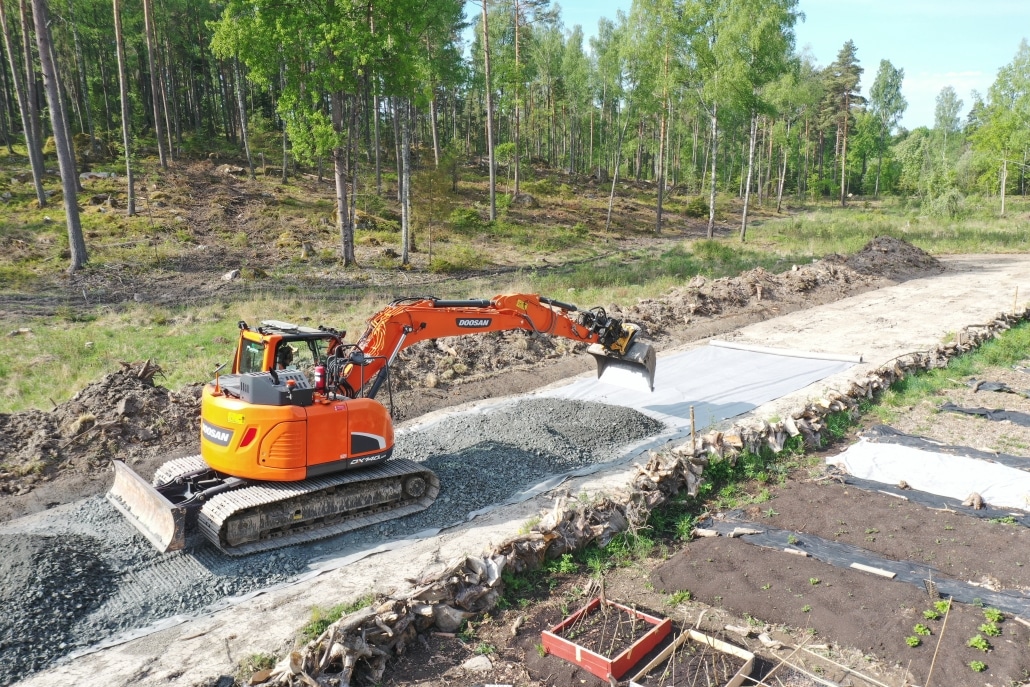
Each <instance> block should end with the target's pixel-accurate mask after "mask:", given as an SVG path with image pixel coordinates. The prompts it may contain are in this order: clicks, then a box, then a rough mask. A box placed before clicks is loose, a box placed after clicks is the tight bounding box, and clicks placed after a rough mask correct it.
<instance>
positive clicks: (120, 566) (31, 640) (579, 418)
mask: <svg viewBox="0 0 1030 687" xmlns="http://www.w3.org/2000/svg"><path fill="white" fill-rule="evenodd" d="M661 430H662V424H661V423H660V422H658V421H656V420H653V419H651V418H649V417H647V416H645V415H643V414H641V413H638V412H637V411H634V410H632V409H628V408H621V407H617V406H609V405H605V404H598V403H588V402H583V401H564V400H561V399H550V398H547V399H525V400H520V401H516V402H513V403H508V404H500V405H497V406H492V407H489V408H486V409H483V410H481V411H479V412H470V413H462V414H458V415H454V416H451V417H448V418H444V419H442V420H440V421H438V422H436V423H434V424H431V425H427V426H424V427H421V428H419V429H416V430H412V431H407V432H402V433H400V434H399V436H398V438H397V442H396V449H395V452H394V456H395V457H398V458H407V459H410V460H415V461H419V462H422V463H423V464H424V465H426V466H427V467H429V468H430V469H432V470H433V471H434V472H436V474H437V475H438V477H439V478H440V481H441V491H440V496H439V497H438V499H437V501H436V502H435V503H434V504H433V505H432V506H431V507H430V508H429V509H427V510H425V511H423V512H421V513H416V514H413V515H409V516H407V517H404V518H400V519H397V520H391V521H388V522H385V523H382V524H380V525H377V526H371V527H366V528H363V529H360V530H356V531H354V532H350V533H347V534H344V535H340V536H338V537H334V538H332V539H328V540H323V541H319V542H312V543H310V544H304V545H300V546H295V547H290V548H285V549H278V550H274V551H268V552H264V553H259V554H255V555H251V556H244V557H241V558H233V557H230V556H226V555H224V554H222V553H221V552H219V551H218V550H217V549H215V548H214V547H213V546H212V545H210V544H209V543H208V542H207V541H206V540H204V539H203V538H202V537H201V536H200V535H197V534H194V535H191V536H190V537H188V539H187V546H186V549H184V550H183V551H178V552H174V553H170V554H159V553H157V552H156V551H155V550H154V549H153V547H152V546H151V545H150V543H149V542H147V540H146V539H144V538H143V537H142V536H141V535H140V534H139V533H138V532H137V531H136V530H135V529H134V528H133V527H132V526H131V525H130V524H129V523H128V522H127V521H125V520H124V518H123V517H122V516H121V514H120V513H119V512H118V511H116V510H115V509H114V507H113V506H111V505H110V504H109V503H108V502H107V501H106V500H105V499H104V498H103V497H101V496H94V497H91V498H88V499H84V500H81V501H77V502H75V503H72V504H67V505H65V506H58V507H56V508H53V509H51V510H47V511H42V512H40V513H36V514H34V515H31V516H28V517H26V518H21V519H19V520H15V521H11V522H10V523H7V524H6V525H4V526H2V527H0V546H4V547H5V548H6V549H8V550H14V551H18V552H22V553H20V554H19V555H18V556H17V557H15V558H16V561H17V562H11V561H10V560H8V561H0V579H3V580H4V583H5V584H4V586H3V590H2V591H0V602H4V607H6V600H7V598H8V597H9V598H11V599H18V600H20V601H18V604H20V605H17V604H16V608H17V609H21V610H16V612H13V613H7V614H6V617H4V618H3V620H2V621H0V623H2V625H0V685H7V684H10V683H11V682H13V681H14V680H16V679H19V678H21V677H24V676H25V675H27V674H29V673H31V672H34V671H36V670H40V669H42V668H44V667H45V666H47V665H48V664H50V663H52V662H53V661H54V660H56V659H58V658H60V657H61V656H64V655H66V654H67V653H69V652H71V651H73V650H74V649H77V648H81V647H85V646H89V645H91V644H94V643H96V642H99V641H102V640H103V639H105V638H109V637H112V636H114V635H116V634H119V633H121V632H124V631H126V630H131V629H135V628H140V627H145V626H147V625H149V624H152V623H154V622H156V621H159V620H162V619H166V618H170V617H172V616H175V615H178V614H187V615H189V614H196V613H198V612H200V611H202V610H203V609H205V608H208V607H210V606H211V605H212V604H215V603H217V602H219V601H222V600H223V599H226V598H227V597H232V596H238V595H241V594H245V593H247V592H250V591H254V590H257V589H264V588H267V587H270V586H273V585H276V584H279V583H283V582H287V581H289V580H290V579H292V578H294V577H296V576H297V575H298V574H300V573H302V572H304V571H305V570H307V568H308V563H309V562H310V561H312V560H314V559H323V558H326V557H332V556H333V555H341V554H343V553H351V552H355V551H361V550H364V549H369V548H374V547H375V546H378V545H380V544H382V543H384V542H385V541H388V540H391V539H397V538H403V537H408V536H411V535H413V534H415V533H417V532H420V531H422V530H425V529H429V528H443V527H448V526H451V525H455V524H458V523H461V522H463V521H465V520H466V519H467V517H468V514H469V513H470V512H472V511H475V510H478V509H481V508H484V507H486V506H489V505H492V504H496V503H500V502H503V501H505V500H506V499H508V498H510V497H511V496H513V495H514V494H516V493H518V492H520V491H523V490H525V489H527V488H529V487H531V486H533V485H535V484H537V483H539V482H540V481H542V480H543V479H545V478H547V477H550V476H552V475H556V474H561V473H565V472H569V471H571V470H575V469H577V468H580V467H583V466H586V465H591V464H598V463H607V462H610V461H612V460H614V459H616V458H618V457H619V456H620V455H621V454H622V447H624V446H625V445H626V444H627V443H629V442H633V441H636V440H639V439H643V438H646V437H648V436H653V435H654V434H657V433H658V432H660V431H661ZM5 566H6V567H5ZM33 595H42V596H40V597H39V598H43V599H46V600H52V601H48V603H50V605H49V606H39V607H38V608H37V607H36V606H34V605H33V598H34V596H33ZM77 599H87V600H88V603H87V602H86V601H79V600H77ZM80 604H81V607H79V605H80ZM9 638H10V639H9Z"/></svg>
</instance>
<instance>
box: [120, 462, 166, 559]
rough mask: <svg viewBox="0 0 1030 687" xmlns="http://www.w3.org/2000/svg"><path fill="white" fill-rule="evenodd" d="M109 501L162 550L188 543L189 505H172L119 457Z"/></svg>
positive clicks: (162, 551)
mask: <svg viewBox="0 0 1030 687" xmlns="http://www.w3.org/2000/svg"><path fill="white" fill-rule="evenodd" d="M107 500H108V501H110V502H111V503H112V504H114V507H115V508H117V509H118V510H120V511H121V512H122V515H124V516H125V518H126V519H127V520H128V521H129V522H131V523H132V524H133V525H134V526H135V527H136V529H138V530H139V531H140V533H141V534H142V535H143V536H144V537H146V538H147V539H148V540H150V543H151V544H153V545H154V546H155V547H157V550H158V551H160V552H161V553H164V552H166V551H178V550H179V549H182V548H183V547H185V546H186V508H184V507H182V506H175V505H173V504H172V503H171V502H170V501H169V500H168V499H166V498H165V497H164V496H162V495H161V494H160V493H159V492H158V491H157V489H155V488H154V487H153V486H151V484H150V483H149V482H147V481H146V480H145V479H143V478H142V477H140V476H139V475H137V474H136V473H135V472H133V471H132V469H130V468H129V466H127V465H126V464H125V463H123V462H121V461H120V460H116V461H114V486H112V487H111V491H109V492H107Z"/></svg>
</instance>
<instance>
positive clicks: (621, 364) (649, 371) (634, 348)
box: [587, 341, 657, 392]
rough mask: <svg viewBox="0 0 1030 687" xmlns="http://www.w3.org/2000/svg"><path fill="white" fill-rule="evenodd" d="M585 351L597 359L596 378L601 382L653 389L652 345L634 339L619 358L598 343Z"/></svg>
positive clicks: (653, 362) (631, 387) (648, 390)
mask: <svg viewBox="0 0 1030 687" xmlns="http://www.w3.org/2000/svg"><path fill="white" fill-rule="evenodd" d="M587 353H589V354H590V355H592V356H594V360H596V361H597V378H598V379H599V380H601V381H602V382H605V383H606V384H614V385H615V386H621V387H624V388H626V389H635V390H637V391H647V392H651V391H654V369H655V364H656V362H657V361H656V358H655V352H654V347H653V346H651V345H650V344H646V343H644V342H643V341H634V342H633V344H632V345H631V346H630V347H629V350H628V351H626V353H625V355H623V356H622V357H619V358H617V357H615V356H613V355H611V354H609V353H608V352H606V351H605V350H604V347H602V346H601V345H600V344H591V345H590V347H589V348H587Z"/></svg>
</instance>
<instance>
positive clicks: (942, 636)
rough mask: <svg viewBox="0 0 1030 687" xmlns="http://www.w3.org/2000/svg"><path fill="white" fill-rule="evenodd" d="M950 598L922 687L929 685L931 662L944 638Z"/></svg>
mask: <svg viewBox="0 0 1030 687" xmlns="http://www.w3.org/2000/svg"><path fill="white" fill-rule="evenodd" d="M951 602H952V599H948V610H946V611H945V612H944V622H943V623H942V624H941V631H940V634H938V635H937V646H936V647H934V650H933V658H932V659H930V672H928V673H927V674H926V682H924V683H923V687H930V677H931V676H932V675H933V664H934V663H936V662H937V652H938V651H940V649H941V639H943V638H944V630H945V628H947V627H948V614H949V613H951Z"/></svg>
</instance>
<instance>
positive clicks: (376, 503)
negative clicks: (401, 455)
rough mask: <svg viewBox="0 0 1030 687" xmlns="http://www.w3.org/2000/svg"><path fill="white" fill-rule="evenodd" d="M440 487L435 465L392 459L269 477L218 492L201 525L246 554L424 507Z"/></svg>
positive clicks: (232, 551) (212, 537) (215, 539)
mask: <svg viewBox="0 0 1030 687" xmlns="http://www.w3.org/2000/svg"><path fill="white" fill-rule="evenodd" d="M182 460H183V461H185V460H186V459H182ZM181 467H182V469H186V468H189V465H187V464H184V465H183V466H181ZM177 469H178V468H177ZM439 493H440V480H439V479H438V478H437V476H436V475H435V474H433V472H432V471H431V470H428V469H426V468H424V467H422V466H421V465H419V464H418V463H414V462H412V461H409V460H400V459H398V460H390V461H387V462H384V463H381V464H379V465H376V466H372V467H367V468H362V469H360V470H355V471H351V472H342V473H337V474H335V475H327V476H325V477H316V478H312V479H307V480H303V481H301V482H292V483H285V482H284V483H272V482H266V483H262V484H257V485H253V486H248V487H243V488H241V489H234V490H232V491H228V492H225V493H222V494H218V495H217V496H215V497H213V498H212V499H211V500H210V501H208V502H207V503H206V504H204V506H203V508H201V510H200V513H199V514H198V518H197V524H198V527H199V528H200V531H201V532H203V534H204V536H205V537H206V538H207V539H208V540H209V541H210V542H211V543H213V544H214V545H215V546H217V547H218V548H219V549H220V550H221V551H223V552H224V553H227V554H229V555H230V556H243V555H246V554H251V553H257V552H259V551H267V550H269V549H277V548H280V547H283V546H292V545H294V544H301V543H304V542H309V541H315V540H317V539H324V538H326V537H332V536H335V535H337V534H341V533H343V532H348V531H350V530H354V529H358V528H359V527H365V526H367V525H372V524H375V523H379V522H384V521H386V520H393V519H394V518H399V517H402V516H405V515H409V514H411V513H417V512H418V511H421V510H425V509H426V508H428V507H429V506H431V505H432V504H433V501H435V500H436V497H437V495H438V494H439Z"/></svg>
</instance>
